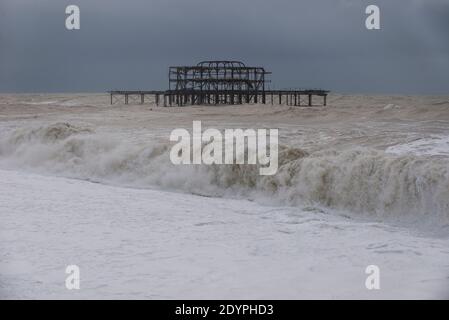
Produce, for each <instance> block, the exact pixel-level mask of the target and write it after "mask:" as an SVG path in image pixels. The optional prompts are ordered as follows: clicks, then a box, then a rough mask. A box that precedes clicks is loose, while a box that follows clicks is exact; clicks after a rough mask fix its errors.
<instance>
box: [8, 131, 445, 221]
mask: <svg viewBox="0 0 449 320" xmlns="http://www.w3.org/2000/svg"><path fill="white" fill-rule="evenodd" d="M169 151H170V145H169V144H164V143H158V142H153V143H145V144H144V143H142V144H126V143H121V142H120V141H118V140H113V139H111V138H109V137H108V136H107V135H104V134H97V133H95V132H94V131H93V130H92V129H89V128H82V127H76V126H73V125H70V124H68V123H57V124H53V125H50V126H43V127H40V128H32V129H29V128H23V129H19V130H16V131H14V132H12V133H10V134H5V135H4V137H2V138H1V140H0V163H1V165H2V166H3V167H9V168H11V167H13V168H22V169H23V168H25V169H28V170H34V171H37V172H44V173H52V174H57V175H61V176H67V177H73V178H78V179H85V180H91V181H92V180H93V181H99V182H105V183H113V184H118V185H126V186H135V187H150V188H154V187H156V188H164V189H172V190H179V191H184V192H190V193H195V194H203V195H208V196H231V197H238V198H250V199H265V201H267V200H266V199H267V198H270V200H269V201H270V202H272V203H273V202H274V203H283V204H288V205H306V204H314V205H321V206H325V207H329V208H334V209H342V210H349V211H351V212H353V213H357V214H359V215H361V214H366V215H368V216H370V217H374V218H376V219H381V220H392V221H400V220H407V221H411V222H415V223H417V224H421V225H438V226H444V227H448V225H449V162H448V161H447V159H439V158H432V157H423V156H416V155H410V154H408V155H391V154H387V153H385V152H382V151H376V150H373V149H368V148H354V149H349V150H345V151H341V152H339V151H336V150H321V151H318V152H314V153H308V152H306V151H304V150H301V149H298V148H291V147H286V146H281V147H280V153H279V170H278V173H277V174H276V175H274V176H265V177H263V176H260V175H259V174H258V168H257V166H253V165H217V166H206V165H190V166H188V165H181V166H174V165H172V164H171V162H170V161H169Z"/></svg>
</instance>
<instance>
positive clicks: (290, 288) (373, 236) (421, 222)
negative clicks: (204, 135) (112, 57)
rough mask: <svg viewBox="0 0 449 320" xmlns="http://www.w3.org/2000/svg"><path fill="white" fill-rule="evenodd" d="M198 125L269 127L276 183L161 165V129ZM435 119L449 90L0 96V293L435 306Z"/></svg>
mask: <svg viewBox="0 0 449 320" xmlns="http://www.w3.org/2000/svg"><path fill="white" fill-rule="evenodd" d="M194 120H201V121H202V123H203V126H204V127H205V128H207V127H211V128H217V129H219V130H222V129H225V128H242V129H245V128H254V129H258V128H276V129H279V135H280V147H279V170H278V172H277V174H275V175H273V176H260V175H259V168H258V167H257V166H253V165H212V166H208V165H181V166H175V165H173V164H171V162H170V160H169V153H170V148H171V146H172V144H171V143H170V142H169V139H168V137H169V134H170V132H171V130H173V129H176V128H185V129H188V130H190V129H191V127H192V121H194ZM448 124H449V98H448V97H397V96H396V97H382V96H377V97H369V96H341V95H334V96H331V97H330V99H329V106H328V107H312V108H307V107H289V106H271V105H265V106H264V105H250V106H232V107H183V108H162V107H156V106H154V105H151V104H150V105H142V106H141V105H128V106H123V105H113V106H109V105H108V104H107V97H105V96H103V95H82V94H79V95H3V96H1V97H0V178H1V179H0V218H1V220H2V224H1V225H0V240H1V241H0V256H1V257H2V259H0V297H1V298H17V297H18V298H55V297H57V298H154V299H158V298H368V299H378V298H447V297H448V295H449V289H448V288H449V249H448V248H449V246H448V245H449V126H448ZM70 264H76V265H78V266H79V267H80V269H81V273H82V276H81V279H82V280H81V286H82V289H80V290H77V291H76V292H73V291H69V290H67V289H66V288H65V285H64V279H65V272H64V271H65V267H66V266H67V265H70ZM369 265H376V266H378V267H379V269H380V274H381V288H380V290H368V289H367V288H366V286H365V280H366V278H367V277H368V275H367V274H366V273H365V269H366V267H367V266H369Z"/></svg>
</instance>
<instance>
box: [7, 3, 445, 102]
mask: <svg viewBox="0 0 449 320" xmlns="http://www.w3.org/2000/svg"><path fill="white" fill-rule="evenodd" d="M70 4H76V5H78V6H79V7H80V9H81V30H79V31H68V30H66V29H65V18H66V15H65V8H66V6H67V5H70ZM368 4H377V5H378V6H379V7H380V9H381V27H382V29H381V30H378V31H368V30H367V29H366V28H365V18H366V15H365V13H364V11H365V8H366V6H367V5H368ZM448 34H449V1H447V0H409V1H399V0H396V1H395V0H372V1H363V0H307V1H300V0H226V1H225V0H221V1H216V0H152V1H151V0H147V1H144V0H128V1H119V0H107V1H106V0H101V1H93V0H69V1H65V0H64V1H61V0H39V1H36V0H1V2H0V92H101V91H105V90H109V89H118V88H121V89H165V88H166V87H167V69H168V66H169V65H182V64H188V65H190V64H195V63H197V62H199V61H201V60H209V59H214V60H215V59H235V60H243V61H244V62H246V63H247V64H250V65H262V66H265V67H266V68H267V69H268V70H270V71H272V72H273V75H272V80H273V83H272V87H273V88H289V87H321V88H327V89H331V90H333V91H340V92H349V93H358V92H360V93H393V94H394V93H398V94H399V93H406V94H449V35H448Z"/></svg>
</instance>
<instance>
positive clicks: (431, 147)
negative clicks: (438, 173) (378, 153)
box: [386, 135, 449, 156]
mask: <svg viewBox="0 0 449 320" xmlns="http://www.w3.org/2000/svg"><path fill="white" fill-rule="evenodd" d="M386 152H387V153H392V154H416V155H427V156H449V136H438V135H433V136H431V137H429V138H422V139H417V140H415V141H411V142H409V143H403V144H398V145H394V146H391V147H388V148H387V150H386Z"/></svg>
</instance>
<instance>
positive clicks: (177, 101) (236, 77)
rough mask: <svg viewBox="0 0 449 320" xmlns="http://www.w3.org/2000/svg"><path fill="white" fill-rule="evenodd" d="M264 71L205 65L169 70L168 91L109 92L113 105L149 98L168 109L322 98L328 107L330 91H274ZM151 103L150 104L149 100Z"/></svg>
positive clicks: (216, 63)
mask: <svg viewBox="0 0 449 320" xmlns="http://www.w3.org/2000/svg"><path fill="white" fill-rule="evenodd" d="M270 74H271V72H267V71H265V69H264V68H263V67H247V66H246V65H245V64H244V63H242V62H240V61H203V62H200V63H198V64H197V65H196V66H175V67H170V68H169V74H168V78H169V89H168V90H166V91H124V90H119V91H109V93H110V98H111V104H113V103H115V102H117V101H118V102H121V101H123V100H124V101H123V102H124V103H125V104H128V103H129V102H130V101H131V102H134V103H141V104H144V103H145V99H146V97H147V96H148V97H154V100H152V102H155V103H156V105H160V104H162V103H163V105H164V106H187V105H234V104H249V103H254V104H257V103H261V104H266V103H267V102H268V103H271V104H275V103H276V102H277V103H278V104H286V105H292V106H302V105H304V106H312V105H313V97H314V96H317V97H321V98H322V99H320V100H321V101H322V105H326V98H327V94H328V93H329V91H326V90H321V89H307V90H301V89H290V90H270V89H267V84H268V83H269V82H270V80H268V79H267V76H268V75H270ZM147 101H149V100H147Z"/></svg>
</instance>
